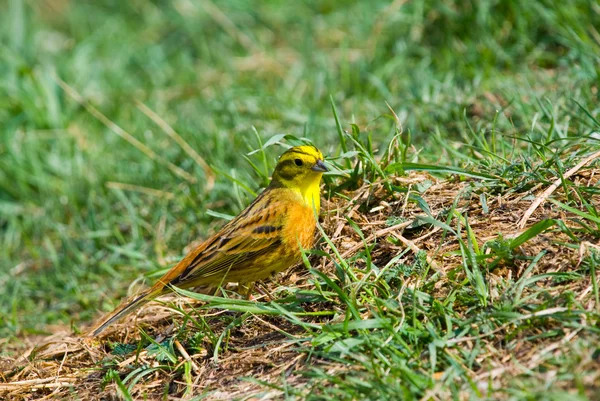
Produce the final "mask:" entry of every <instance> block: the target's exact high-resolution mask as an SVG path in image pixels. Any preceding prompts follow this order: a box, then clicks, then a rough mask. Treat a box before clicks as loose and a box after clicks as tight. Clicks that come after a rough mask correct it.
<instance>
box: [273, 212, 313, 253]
mask: <svg viewBox="0 0 600 401" xmlns="http://www.w3.org/2000/svg"><path fill="white" fill-rule="evenodd" d="M288 208H289V210H288V211H287V221H286V224H285V227H284V229H283V230H282V233H281V236H282V242H283V244H284V245H285V247H286V248H287V250H288V251H290V252H293V253H295V254H297V256H300V248H302V249H310V248H311V247H312V246H313V243H314V235H315V228H316V218H315V211H314V210H313V208H311V207H308V206H307V205H304V204H293V205H290V206H288Z"/></svg>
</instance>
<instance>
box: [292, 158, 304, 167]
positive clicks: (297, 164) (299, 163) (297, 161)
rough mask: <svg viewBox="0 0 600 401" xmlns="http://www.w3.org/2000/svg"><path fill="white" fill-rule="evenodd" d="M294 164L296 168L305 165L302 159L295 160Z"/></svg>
mask: <svg viewBox="0 0 600 401" xmlns="http://www.w3.org/2000/svg"><path fill="white" fill-rule="evenodd" d="M294 163H296V166H301V165H302V164H303V163H302V160H300V159H296V160H294Z"/></svg>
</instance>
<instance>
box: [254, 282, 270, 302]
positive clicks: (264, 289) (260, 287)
mask: <svg viewBox="0 0 600 401" xmlns="http://www.w3.org/2000/svg"><path fill="white" fill-rule="evenodd" d="M256 292H259V293H260V294H261V295H263V296H265V297H266V298H267V300H268V301H269V302H272V301H273V299H274V298H273V295H271V293H270V292H269V290H267V287H265V286H264V285H261V284H258V285H257V286H256Z"/></svg>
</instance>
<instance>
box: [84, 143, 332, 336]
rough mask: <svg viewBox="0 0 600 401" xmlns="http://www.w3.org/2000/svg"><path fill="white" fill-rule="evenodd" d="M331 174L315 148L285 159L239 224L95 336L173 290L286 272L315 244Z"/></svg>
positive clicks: (226, 228)
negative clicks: (324, 184)
mask: <svg viewBox="0 0 600 401" xmlns="http://www.w3.org/2000/svg"><path fill="white" fill-rule="evenodd" d="M326 171H327V167H326V166H325V164H324V163H323V154H322V153H321V152H320V151H319V149H317V148H316V147H314V146H296V147H293V148H291V149H289V150H287V151H286V152H285V153H284V154H282V155H281V157H280V158H279V162H278V163H277V166H276V167H275V171H274V172H273V178H272V180H271V183H270V184H269V186H268V187H267V188H266V189H265V190H264V191H263V192H262V193H261V194H260V195H259V196H258V197H257V198H256V199H255V200H254V202H252V203H251V204H250V205H249V206H248V207H247V208H246V209H245V210H244V211H243V212H241V213H240V214H239V215H238V216H237V217H236V218H235V219H233V220H231V221H230V222H229V223H227V224H226V225H225V226H224V227H223V228H222V229H221V230H220V231H219V232H218V233H216V234H215V235H213V236H212V237H210V238H209V239H207V240H206V241H204V242H203V243H202V244H201V245H198V246H197V247H196V248H195V249H194V250H193V251H191V252H190V253H189V254H188V255H187V256H186V257H185V258H183V259H182V260H181V261H180V262H179V263H178V264H177V265H176V266H175V267H173V268H172V269H171V270H169V272H167V274H165V275H164V276H163V277H161V278H160V279H159V280H158V282H157V283H156V284H154V285H153V286H152V287H151V288H150V289H148V290H146V291H144V292H143V293H142V294H140V295H138V296H137V297H136V298H134V299H133V300H132V301H131V302H128V303H126V304H125V305H123V306H121V307H118V308H117V309H116V310H115V311H113V312H112V313H111V314H110V315H109V316H108V317H107V318H106V319H105V320H104V322H103V323H102V324H101V325H100V326H99V327H97V328H96V329H94V330H93V331H92V335H93V336H96V335H98V334H100V333H101V332H102V331H103V330H104V329H105V328H106V327H108V326H109V325H110V324H112V323H113V322H115V321H117V320H119V319H120V318H121V317H123V316H125V315H126V314H128V313H130V312H132V311H133V310H135V309H137V308H138V307H140V306H142V305H143V304H145V303H146V302H148V301H150V300H152V299H153V298H155V297H157V296H159V295H161V294H164V293H166V292H168V291H170V289H171V286H176V287H180V288H190V287H197V286H218V285H221V284H222V283H228V282H238V283H239V284H240V286H246V287H249V288H250V289H251V288H252V285H253V283H254V282H255V281H257V280H262V279H265V278H267V277H269V276H270V275H271V274H272V273H275V272H278V271H281V270H284V269H286V268H288V267H290V266H291V265H293V264H294V263H296V262H298V261H299V260H300V257H301V249H307V248H310V247H311V246H312V245H313V238H314V232H315V227H316V220H315V215H316V213H318V212H319V207H320V203H321V202H320V183H321V176H322V175H323V173H324V172H326Z"/></svg>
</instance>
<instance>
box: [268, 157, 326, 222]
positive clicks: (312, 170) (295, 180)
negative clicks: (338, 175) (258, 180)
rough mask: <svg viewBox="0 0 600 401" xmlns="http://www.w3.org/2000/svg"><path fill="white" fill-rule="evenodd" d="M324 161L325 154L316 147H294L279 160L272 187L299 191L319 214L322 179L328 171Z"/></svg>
mask: <svg viewBox="0 0 600 401" xmlns="http://www.w3.org/2000/svg"><path fill="white" fill-rule="evenodd" d="M323 160H324V159H323V154H322V153H321V151H320V150H319V149H317V148H316V147H314V146H309V145H304V146H294V147H293V148H290V149H288V150H287V151H286V152H285V153H284V154H282V155H281V157H280V158H279V162H278V163H277V167H275V171H274V172H273V180H272V181H271V186H273V187H285V188H289V189H292V190H294V191H297V192H298V193H300V195H302V198H304V201H305V202H306V203H307V204H308V205H311V206H313V205H314V207H315V209H316V210H317V212H318V211H319V207H320V200H321V195H320V188H319V187H320V184H321V177H322V176H323V173H324V172H326V171H328V169H327V167H326V166H325V163H323Z"/></svg>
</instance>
